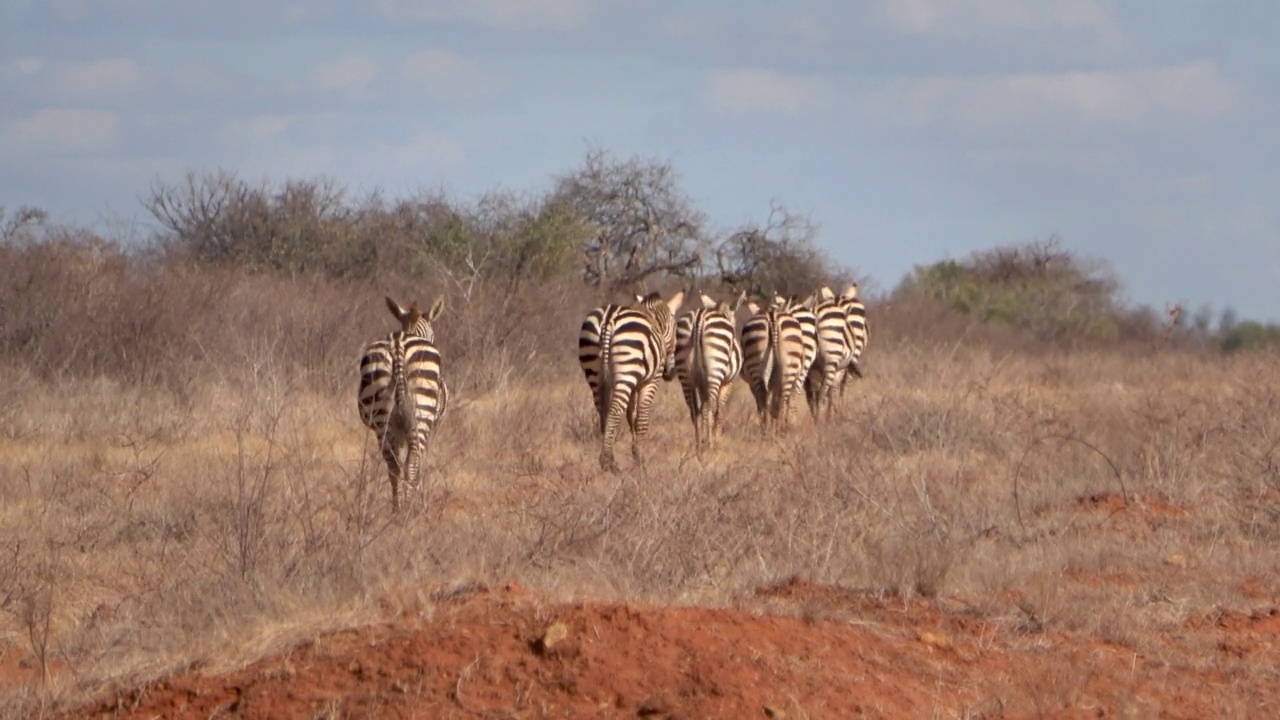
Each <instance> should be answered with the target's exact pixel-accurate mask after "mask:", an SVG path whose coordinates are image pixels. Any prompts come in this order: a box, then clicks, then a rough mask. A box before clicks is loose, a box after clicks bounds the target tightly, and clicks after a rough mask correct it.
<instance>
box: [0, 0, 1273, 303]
mask: <svg viewBox="0 0 1280 720" xmlns="http://www.w3.org/2000/svg"><path fill="white" fill-rule="evenodd" d="M1277 47H1280V4H1276V3H1274V2H1271V1H1270V0H1257V1H1250V0H1038V1H1033V0H845V1H840V0H793V1H792V2H761V1H750V0H724V1H721V2H717V1H712V0H702V1H698V0H688V1H687V2H663V1H661V0H653V1H645V0H613V1H607V0H252V1H250V0H218V1H217V2H213V1H207V0H187V1H185V2H174V1H172V0H4V2H3V3H0V206H3V207H8V208H16V207H18V206H21V205H35V206H38V207H42V208H44V209H46V210H48V211H49V212H50V213H51V214H52V216H53V219H54V220H56V221H58V222H66V223H73V224H80V225H91V226H94V227H102V228H131V229H132V230H131V231H132V232H145V230H146V228H147V227H149V226H148V223H149V222H150V220H151V218H150V216H149V215H147V213H146V211H145V209H144V208H143V206H142V203H141V199H142V198H143V197H145V196H146V194H147V192H148V190H149V188H150V187H151V186H152V184H153V183H155V182H157V181H159V182H173V181H177V180H180V179H181V178H182V176H183V175H184V174H185V173H186V172H187V171H190V170H195V171H203V170H212V169H217V168H224V169H228V170H232V171H234V172H236V173H237V174H238V175H239V176H240V177H242V178H243V179H246V180H250V181H253V182H258V181H263V182H279V181H283V180H285V179H291V178H292V179H297V178H317V177H322V176H323V177H326V178H331V179H333V180H335V181H337V182H338V184H340V185H342V186H344V187H346V188H347V189H348V190H350V191H352V192H355V193H359V194H362V193H365V192H370V191H373V190H381V191H382V192H383V193H384V194H386V195H388V196H391V197H402V196H407V195H412V194H414V193H417V192H421V191H426V190H435V189H439V188H444V189H446V190H447V191H448V192H449V193H451V194H452V195H453V196H455V197H457V198H459V199H469V198H474V197H475V196H477V195H479V194H480V193H482V192H484V191H487V190H492V189H494V188H498V187H502V188H507V189H512V190H517V191H528V192H541V191H544V190H546V189H549V187H550V185H551V183H552V181H553V178H554V177H555V176H557V175H559V174H562V173H565V172H568V171H571V170H573V169H574V168H576V167H578V166H579V165H580V164H581V162H582V160H583V159H584V157H585V156H586V153H587V151H588V150H589V149H590V148H603V149H607V150H609V151H611V152H613V153H614V154H615V155H616V156H618V157H621V158H626V157H630V156H632V155H640V156H642V157H650V158H657V159H660V160H663V161H667V162H670V163H671V164H672V165H673V166H674V167H675V168H676V170H677V171H678V172H679V173H680V177H681V183H682V187H683V188H684V190H685V191H686V192H687V193H688V194H689V195H690V196H691V197H692V198H693V199H694V201H695V202H696V203H697V204H698V205H699V206H700V207H701V208H702V209H704V210H705V211H706V212H707V213H708V215H709V216H710V218H711V220H712V222H713V223H714V226H715V227H716V228H720V229H723V231H724V232H725V233H727V232H728V231H731V230H733V229H736V228H737V227H740V226H741V225H742V224H744V223H746V222H762V221H763V220H764V219H765V218H766V217H767V215H768V211H769V207H770V203H771V202H773V201H778V202H781V203H783V204H784V205H786V206H787V207H788V208H789V209H791V210H793V211H798V212H801V213H809V214H810V215H811V217H812V219H813V220H814V221H815V222H816V223H818V224H819V225H820V226H821V234H820V236H819V244H820V245H821V246H822V247H823V248H824V249H826V250H827V251H828V252H829V253H830V255H831V256H832V257H833V258H834V259H835V260H837V261H839V262H841V263H843V264H845V265H848V266H850V267H853V268H856V269H857V270H858V271H859V272H860V273H862V274H864V275H869V276H871V277H872V278H873V279H874V280H875V282H876V284H877V285H878V286H879V287H881V288H884V289H887V288H892V287H893V285H895V284H896V283H897V282H898V280H899V279H900V278H901V277H902V276H903V274H904V273H906V272H909V271H910V270H911V268H912V267H913V266H915V265H921V264H928V263H932V262H936V261H938V260H941V259H945V258H956V259H959V258H962V257H964V256H965V255H967V254H968V253H970V252H972V251H974V250H977V249H982V248H988V247H993V246H997V245H1007V244H1012V243H1019V242H1025V241H1031V240H1045V239H1048V238H1049V237H1050V236H1055V235H1056V236H1058V237H1060V238H1061V239H1062V242H1063V245H1064V247H1066V248H1067V249H1069V250H1072V251H1075V252H1077V253H1079V254H1081V255H1083V256H1086V257H1090V258H1100V259H1104V260H1106V261H1108V262H1110V264H1111V266H1112V268H1113V269H1114V270H1115V271H1116V273H1117V274H1118V275H1119V277H1120V278H1121V280H1122V282H1123V283H1124V286H1125V288H1126V292H1127V295H1128V299H1130V300H1131V301H1133V302H1140V303H1148V304H1151V305H1154V306H1156V307H1162V306H1163V303H1164V302H1166V301H1179V300H1181V301H1186V302H1188V303H1189V304H1190V306H1191V307H1193V308H1194V307H1196V306H1199V305H1201V304H1203V303H1210V304H1211V305H1212V306H1213V307H1214V308H1215V309H1222V308H1224V307H1232V308H1234V309H1235V310H1236V311H1238V312H1239V313H1240V315H1241V316H1243V317H1247V318H1256V319H1261V320H1280V293H1277V292H1276V288H1277V285H1278V281H1280V202H1278V200H1280V122H1277V117H1278V116H1280V113H1278V111H1280V62H1277V61H1276V59H1275V58H1276V52H1277V51H1276V50H1275V48H1277Z"/></svg>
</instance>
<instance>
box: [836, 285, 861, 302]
mask: <svg viewBox="0 0 1280 720" xmlns="http://www.w3.org/2000/svg"><path fill="white" fill-rule="evenodd" d="M857 299H858V283H849V285H848V286H847V287H845V289H844V290H841V291H840V302H842V303H847V302H852V301H854V300H857Z"/></svg>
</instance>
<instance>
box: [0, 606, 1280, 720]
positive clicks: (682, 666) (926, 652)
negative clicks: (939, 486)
mask: <svg viewBox="0 0 1280 720" xmlns="http://www.w3.org/2000/svg"><path fill="white" fill-rule="evenodd" d="M1167 643H1168V646H1169V647H1168V651H1167V652H1165V651H1160V652H1153V653H1151V654H1150V655H1148V654H1144V653H1142V652H1135V651H1134V650H1133V649H1130V648H1127V647H1122V646H1118V645H1113V644H1109V643H1107V642H1104V641H1101V640H1099V639H1097V638H1090V637H1086V636H1079V635H1070V634H1063V633H1053V632H1036V631H1033V630H1030V629H1028V628H1027V627H1026V624H1025V623H1016V622H1005V623H999V624H995V623H992V622H988V621H985V620H983V619H981V618H980V617H979V615H978V613H976V612H974V611H972V610H971V609H969V608H966V607H965V606H963V605H962V604H961V603H958V602H956V601H946V600H924V599H913V600H904V599H901V598H892V597H890V598H877V597H872V596H868V595H865V594H859V593H854V592H851V591H848V590H844V589H841V588H833V587H824V586H814V585H809V584H805V583H800V582H789V583H785V584H782V585H779V586H776V587H770V588H764V589H762V590H760V591H759V592H757V593H756V595H755V596H754V597H752V598H746V599H744V600H743V601H742V602H741V603H739V605H738V607H736V608H732V609H707V608H697V607H663V608H656V607H647V606H636V605H626V604H621V603H610V602H579V603H569V604H554V603H548V602H545V601H544V600H542V599H540V598H539V597H538V596H536V595H535V594H532V593H529V592H525V591H522V590H520V589H518V588H508V589H506V590H501V591H488V590H479V591H475V592H471V593H468V594H465V595H462V596H460V597H456V598H453V599H450V600H447V601H444V602H442V603H441V604H440V605H438V606H436V607H435V608H434V610H433V611H432V613H431V614H430V617H429V618H427V619H422V618H408V617H400V618H396V619H394V620H391V621H388V622H386V623H384V624H380V625H375V626H370V627H364V628H360V629H356V630H349V631H344V632H338V633H335V634H332V635H327V636H324V637H321V638H319V639H317V640H315V641H313V642H310V643H307V644H304V645H302V646H299V647H296V648H294V649H292V650H291V651H289V652H287V653H284V654H283V655H280V656H276V657H271V658H267V659H264V660H262V661H260V662H257V663H255V664H253V665H251V666H249V667H246V668H243V669H239V670H234V671H231V672H226V673H221V674H210V673H207V672H199V671H192V672H189V673H185V674H181V675H177V676H174V677H170V678H168V679H166V680H163V681H160V682H158V683H156V684H154V685H151V686H148V687H145V688H131V689H123V690H121V691H119V692H117V693H116V694H114V695H112V696H111V697H108V698H104V699H102V700H100V701H99V702H98V703H96V704H95V705H92V706H90V707H87V708H84V709H82V710H81V711H79V712H77V713H74V716H76V717H84V716H99V717H101V716H108V717H112V716H114V717H122V718H155V717H166V718H179V717H199V718H207V717H211V716H215V715H216V716H230V717H239V718H288V717H380V718H381V717H387V718H409V717H418V718H450V717H456V718H470V717H477V718H497V717H515V718H524V717H557V718H558V717H591V718H596V717H642V718H719V717H725V718H752V717H756V718H768V717H774V718H784V717H785V718H852V717H926V716H942V717H947V716H953V715H954V716H964V715H966V714H969V715H982V716H987V717H992V716H999V717H1111V716H1116V715H1123V716H1135V717H1157V716H1162V717H1185V718H1204V717H1215V716H1223V715H1224V714H1225V715H1231V716H1241V715H1247V716H1252V717H1276V716H1280V683H1277V682H1276V672H1277V671H1276V670H1275V668H1276V667H1277V666H1280V663H1277V657H1276V655H1277V652H1276V651H1277V648H1278V647H1280V610H1278V609H1276V608H1275V607H1264V608H1263V609H1260V610H1258V611H1256V612H1254V613H1252V614H1231V613H1223V614H1220V615H1216V616H1212V617H1203V618H1197V619H1195V620H1193V621H1190V622H1188V623H1186V627H1185V628H1183V629H1182V631H1180V632H1179V633H1175V634H1174V635H1172V636H1170V638H1169V639H1168V641H1167ZM1192 648H1198V650H1192ZM10 657H11V654H6V655H5V656H4V658H3V663H0V668H3V672H4V673H5V674H6V675H8V677H5V678H0V682H4V681H5V680H9V681H13V680H19V679H23V678H27V677H28V675H29V674H30V670H29V669H27V670H23V671H22V672H24V673H27V675H19V676H14V675H12V674H10V673H11V672H12V669H11V668H10V665H11V664H13V662H15V661H11V660H10Z"/></svg>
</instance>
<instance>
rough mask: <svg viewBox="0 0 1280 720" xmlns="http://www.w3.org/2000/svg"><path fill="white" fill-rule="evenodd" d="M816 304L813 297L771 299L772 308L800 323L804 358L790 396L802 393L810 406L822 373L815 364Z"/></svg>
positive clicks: (816, 357)
mask: <svg viewBox="0 0 1280 720" xmlns="http://www.w3.org/2000/svg"><path fill="white" fill-rule="evenodd" d="M817 304H818V302H817V300H816V298H815V297H809V298H808V299H806V300H800V299H799V298H796V297H794V296H792V297H791V298H784V297H782V296H780V295H775V296H774V299H773V305H774V307H778V308H782V309H783V310H785V311H786V312H787V313H789V314H790V315H791V316H792V317H794V318H795V319H796V321H797V322H799V323H800V331H801V333H802V334H803V340H804V356H803V357H802V359H801V362H800V373H799V374H798V375H797V376H796V387H795V389H794V390H793V391H792V395H793V397H798V396H799V395H800V394H801V393H804V396H805V397H806V398H809V402H810V405H811V406H812V403H813V400H812V399H811V398H812V395H813V393H815V392H816V389H817V388H819V387H821V385H822V371H821V369H820V368H817V363H816V361H817V359H818V315H817V313H816V312H815V311H814V308H815V307H817ZM797 407H799V405H798V404H795V403H793V404H792V405H791V413H792V417H791V418H789V419H790V420H795V416H794V415H795V411H796V408H797Z"/></svg>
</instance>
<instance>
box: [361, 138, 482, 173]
mask: <svg viewBox="0 0 1280 720" xmlns="http://www.w3.org/2000/svg"><path fill="white" fill-rule="evenodd" d="M361 155H362V157H365V158H366V159H367V164H368V166H369V169H370V170H374V171H377V170H379V169H381V172H384V173H387V174H395V173H401V172H403V170H404V168H406V167H412V168H424V169H426V170H427V172H428V173H430V174H440V173H441V172H446V171H451V170H456V169H459V168H461V167H462V165H463V163H464V162H465V160H466V152H465V150H464V149H463V146H462V144H461V143H459V142H458V141H457V140H455V139H454V138H452V137H449V136H448V135H444V134H441V133H436V132H431V131H425V130H424V131H422V132H419V133H418V134H416V135H414V136H413V137H411V138H410V139H409V140H408V141H407V142H404V143H395V144H392V143H379V144H378V145H376V146H375V147H374V148H373V149H372V151H371V152H369V153H367V154H366V153H361Z"/></svg>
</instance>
